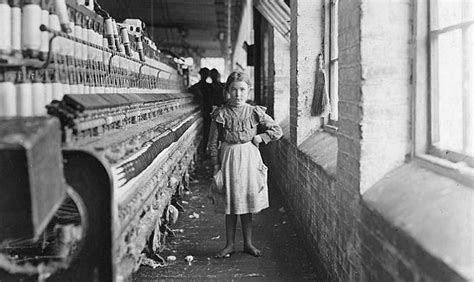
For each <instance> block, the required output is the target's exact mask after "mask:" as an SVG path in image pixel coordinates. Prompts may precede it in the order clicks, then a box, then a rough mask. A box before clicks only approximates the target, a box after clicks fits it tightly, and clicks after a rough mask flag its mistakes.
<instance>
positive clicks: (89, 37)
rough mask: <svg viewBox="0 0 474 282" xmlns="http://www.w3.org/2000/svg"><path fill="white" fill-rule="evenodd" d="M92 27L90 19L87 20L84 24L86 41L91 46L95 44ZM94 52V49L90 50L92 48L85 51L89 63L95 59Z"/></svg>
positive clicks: (92, 23)
mask: <svg viewBox="0 0 474 282" xmlns="http://www.w3.org/2000/svg"><path fill="white" fill-rule="evenodd" d="M93 27H94V22H93V21H92V19H88V20H87V23H86V30H87V41H88V42H89V43H92V44H97V43H96V40H97V39H96V34H95V31H94V28H93ZM95 51H96V50H95V48H92V47H90V48H88V49H87V59H88V60H89V61H91V62H92V61H93V60H94V58H95Z"/></svg>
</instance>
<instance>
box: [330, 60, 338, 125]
mask: <svg viewBox="0 0 474 282" xmlns="http://www.w3.org/2000/svg"><path fill="white" fill-rule="evenodd" d="M330 72H331V73H330V74H329V75H330V89H329V98H330V99H331V114H330V115H329V119H331V120H337V119H338V112H337V104H338V103H339V97H338V89H337V87H338V83H337V82H338V81H339V77H338V62H337V61H335V62H331V65H330Z"/></svg>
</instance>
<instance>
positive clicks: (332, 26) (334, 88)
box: [324, 0, 339, 128]
mask: <svg viewBox="0 0 474 282" xmlns="http://www.w3.org/2000/svg"><path fill="white" fill-rule="evenodd" d="M337 2H338V0H328V1H327V2H326V35H325V42H327V43H328V44H325V45H326V46H325V56H324V57H325V61H326V62H325V68H326V70H327V71H326V78H327V89H328V92H329V99H330V102H331V113H330V114H329V116H328V119H327V121H326V122H325V125H326V127H330V128H337V120H338V112H337V111H338V108H337V104H338V102H339V98H338V80H339V79H338V58H339V57H338V44H337V37H338V32H337V28H338V16H337V15H338V13H337V6H338V5H337Z"/></svg>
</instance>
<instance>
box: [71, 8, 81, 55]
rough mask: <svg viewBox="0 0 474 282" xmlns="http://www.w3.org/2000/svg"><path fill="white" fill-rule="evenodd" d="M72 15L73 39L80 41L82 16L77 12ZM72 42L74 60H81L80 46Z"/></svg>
mask: <svg viewBox="0 0 474 282" xmlns="http://www.w3.org/2000/svg"><path fill="white" fill-rule="evenodd" d="M74 14H75V15H74V18H75V24H74V37H76V38H78V39H82V15H81V14H80V13H79V12H75V13H74ZM72 42H73V44H74V58H76V59H77V60H82V44H81V43H79V42H75V41H72Z"/></svg>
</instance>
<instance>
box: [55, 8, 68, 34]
mask: <svg viewBox="0 0 474 282" xmlns="http://www.w3.org/2000/svg"><path fill="white" fill-rule="evenodd" d="M54 10H55V11H56V14H57V15H58V17H59V23H60V24H61V30H62V31H63V32H65V33H71V32H72V27H71V24H70V21H69V14H68V10H67V6H66V1H65V0H54Z"/></svg>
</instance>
